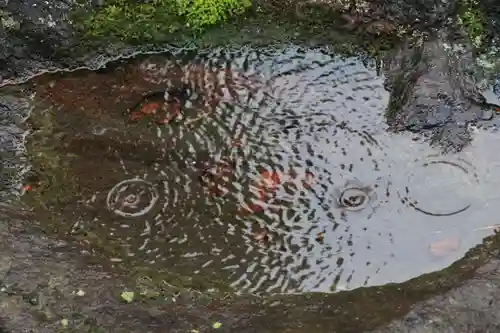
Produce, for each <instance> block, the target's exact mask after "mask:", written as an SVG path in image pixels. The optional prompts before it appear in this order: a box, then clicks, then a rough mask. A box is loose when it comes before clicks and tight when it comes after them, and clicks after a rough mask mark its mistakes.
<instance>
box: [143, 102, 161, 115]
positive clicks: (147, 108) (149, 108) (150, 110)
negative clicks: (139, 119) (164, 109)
mask: <svg viewBox="0 0 500 333" xmlns="http://www.w3.org/2000/svg"><path fill="white" fill-rule="evenodd" d="M159 108H160V104H159V103H158V102H151V103H147V104H144V105H143V106H142V107H141V109H140V110H139V111H140V112H141V113H142V114H154V113H155V112H156V110H158V109H159Z"/></svg>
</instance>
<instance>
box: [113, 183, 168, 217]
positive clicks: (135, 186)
mask: <svg viewBox="0 0 500 333" xmlns="http://www.w3.org/2000/svg"><path fill="white" fill-rule="evenodd" d="M158 198H159V194H158V190H157V189H156V188H155V186H154V185H153V184H151V183H149V182H147V181H145V180H142V179H127V180H124V181H121V182H119V183H118V184H116V185H115V186H114V187H113V188H112V189H111V191H109V193H108V196H107V199H106V204H107V206H108V209H109V210H111V211H112V212H113V213H115V214H117V215H120V216H123V217H138V216H142V215H144V214H147V213H148V212H149V211H150V210H151V209H152V208H153V207H154V206H155V204H156V202H157V201H158Z"/></svg>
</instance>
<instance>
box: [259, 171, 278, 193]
mask: <svg viewBox="0 0 500 333" xmlns="http://www.w3.org/2000/svg"><path fill="white" fill-rule="evenodd" d="M280 183H281V179H280V175H279V174H278V173H277V172H274V171H262V172H261V173H260V181H259V185H260V186H261V187H263V188H265V189H268V190H271V191H274V190H276V188H277V187H278V185H279V184H280Z"/></svg>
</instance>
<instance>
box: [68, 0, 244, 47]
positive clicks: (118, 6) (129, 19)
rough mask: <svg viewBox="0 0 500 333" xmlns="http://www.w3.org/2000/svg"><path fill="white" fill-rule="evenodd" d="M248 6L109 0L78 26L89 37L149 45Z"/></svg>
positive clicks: (212, 0) (228, 0)
mask: <svg viewBox="0 0 500 333" xmlns="http://www.w3.org/2000/svg"><path fill="white" fill-rule="evenodd" d="M251 5H252V3H251V0H149V1H146V2H142V3H137V2H136V1H131V0H112V1H110V2H109V3H108V4H107V5H106V6H104V7H102V8H98V9H96V10H95V11H93V12H92V13H91V14H90V15H89V16H86V17H85V18H84V19H83V20H79V22H78V23H79V25H80V27H81V28H82V29H84V31H85V32H86V34H87V35H89V36H92V37H105V36H108V37H114V38H118V39H121V40H124V41H133V40H136V41H141V42H148V41H155V40H160V39H163V38H164V37H165V36H167V35H171V34H174V33H178V32H181V31H182V32H185V31H189V32H190V33H198V32H201V31H203V30H205V29H206V28H207V27H209V26H213V25H217V24H220V23H223V22H226V21H227V20H228V19H229V18H230V17H233V16H237V15H241V14H243V13H244V12H245V11H246V10H247V9H248V8H249V7H251Z"/></svg>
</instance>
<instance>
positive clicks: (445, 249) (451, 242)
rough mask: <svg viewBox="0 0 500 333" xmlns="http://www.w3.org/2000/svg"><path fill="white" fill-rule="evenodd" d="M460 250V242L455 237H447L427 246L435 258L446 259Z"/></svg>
mask: <svg viewBox="0 0 500 333" xmlns="http://www.w3.org/2000/svg"><path fill="white" fill-rule="evenodd" d="M459 248H460V240H459V239H458V238H457V237H448V238H445V239H443V240H440V241H438V242H435V243H432V244H431V245H430V246H429V250H430V251H431V254H432V255H433V256H435V257H446V256H447V255H449V254H450V253H452V252H455V251H457V250H458V249H459Z"/></svg>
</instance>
